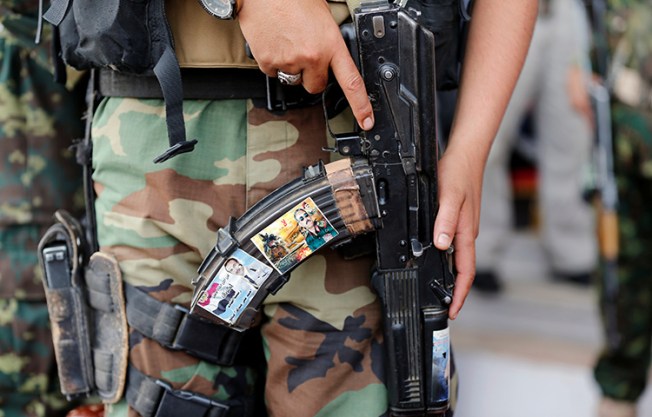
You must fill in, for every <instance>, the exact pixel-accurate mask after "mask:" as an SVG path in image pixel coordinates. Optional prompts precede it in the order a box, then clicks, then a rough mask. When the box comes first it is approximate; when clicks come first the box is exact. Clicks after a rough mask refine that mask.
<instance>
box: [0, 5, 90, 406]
mask: <svg viewBox="0 0 652 417" xmlns="http://www.w3.org/2000/svg"><path fill="white" fill-rule="evenodd" d="M3 13H6V11H3ZM3 17H7V18H9V17H8V16H6V15H5V16H3ZM27 21H29V19H14V20H11V21H5V22H3V23H5V26H4V27H3V33H2V37H0V57H1V59H0V417H23V416H29V417H37V416H38V417H43V416H46V415H47V416H55V415H59V414H63V413H65V411H66V408H67V407H69V406H70V405H69V404H67V403H66V402H65V400H64V399H63V397H62V396H61V394H60V393H59V388H58V385H57V384H56V368H55V360H54V355H53V349H52V342H51V334H50V327H49V319H48V310H47V306H46V303H45V296H44V294H43V285H42V283H41V279H40V270H39V269H38V261H37V257H36V247H37V244H38V241H39V239H40V237H41V235H42V234H43V232H44V231H45V229H46V228H47V226H49V225H50V224H51V223H52V217H51V216H52V213H53V212H54V211H55V210H56V209H57V208H66V209H68V210H70V211H73V208H74V206H75V204H74V202H75V198H74V195H75V193H76V192H77V191H79V189H80V185H81V178H80V175H79V171H78V169H77V168H78V166H77V165H76V163H75V162H74V160H73V158H72V153H71V152H70V151H69V150H67V147H68V146H70V144H71V143H72V139H73V138H75V137H79V135H80V134H81V133H82V131H83V130H82V129H83V125H82V121H81V110H82V107H81V105H82V104H83V96H80V95H78V94H74V93H71V92H70V91H67V90H66V89H65V88H64V87H63V86H61V85H58V84H56V83H55V82H54V80H53V77H52V74H51V72H50V71H49V70H48V66H47V56H46V55H47V54H46V52H47V51H48V46H47V44H44V45H42V46H41V47H39V48H35V47H34V46H33V41H31V40H30V41H31V44H32V46H31V47H29V48H28V47H26V46H25V45H24V44H21V41H20V40H19V39H18V38H15V37H13V35H12V34H11V33H13V32H11V31H10V30H15V31H19V30H20V29H25V28H24V27H22V26H21V25H23V24H25V22H27ZM35 22H36V19H34V21H33V23H34V27H35V26H36V23H35ZM0 27H2V26H0ZM25 32H26V33H31V32H29V31H27V30H25ZM44 55H45V58H44ZM80 99H81V100H80ZM80 197H81V195H80ZM77 201H78V202H79V203H81V200H79V199H77Z"/></svg>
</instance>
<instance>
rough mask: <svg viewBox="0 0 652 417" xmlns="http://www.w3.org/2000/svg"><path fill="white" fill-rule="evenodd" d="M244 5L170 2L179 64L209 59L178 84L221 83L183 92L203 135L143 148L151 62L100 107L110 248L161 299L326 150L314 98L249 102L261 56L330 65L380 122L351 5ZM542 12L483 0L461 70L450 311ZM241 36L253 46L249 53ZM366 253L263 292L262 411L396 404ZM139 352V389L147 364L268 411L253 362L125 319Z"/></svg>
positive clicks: (157, 103) (149, 117)
mask: <svg viewBox="0 0 652 417" xmlns="http://www.w3.org/2000/svg"><path fill="white" fill-rule="evenodd" d="M206 3H209V2H206ZM233 3H236V4H235V6H236V7H235V10H236V12H237V24H235V23H234V22H232V21H220V20H216V19H215V18H214V17H213V16H210V15H209V14H208V13H206V12H205V11H204V10H202V8H201V6H200V5H199V4H198V2H197V1H196V0H184V1H174V2H167V4H166V12H167V17H168V19H169V20H170V25H171V29H172V32H173V34H174V40H175V50H176V55H177V58H178V60H179V62H180V65H181V67H182V71H183V72H184V75H185V76H187V77H192V75H191V74H193V73H194V74H198V72H197V71H199V70H196V69H195V70H194V71H189V70H188V68H193V67H194V68H201V71H205V72H206V73H207V75H208V76H207V77H205V82H204V83H203V84H202V85H201V87H200V88H201V91H192V89H190V88H189V89H184V93H185V94H187V95H188V96H193V95H195V94H204V96H205V94H206V93H208V94H209V95H211V96H210V97H208V98H209V99H208V100H191V99H188V100H185V101H184V103H183V108H184V115H185V118H184V119H185V125H186V130H187V133H188V137H191V138H195V137H197V138H202V140H200V141H199V143H198V144H197V145H196V149H195V150H194V151H193V152H191V153H188V154H182V155H178V156H176V157H174V158H172V159H170V160H168V161H165V162H164V163H162V164H154V163H153V162H150V161H152V158H153V157H154V156H156V154H157V153H158V152H159V151H160V148H161V146H162V138H164V137H165V116H166V110H165V106H164V102H163V100H161V99H160V98H158V99H143V98H137V97H136V98H133V97H126V96H128V95H129V93H128V91H129V90H130V89H135V88H136V87H138V86H139V85H142V80H143V79H142V77H134V78H133V80H132V84H129V82H126V83H125V84H123V85H126V89H125V91H122V92H121V91H118V88H114V89H113V90H112V89H111V88H108V89H104V90H103V91H101V93H102V94H103V95H105V96H106V97H105V98H104V99H103V100H102V101H101V102H100V103H99V105H98V107H97V109H96V112H95V116H94V120H93V132H92V136H93V167H94V181H95V185H94V186H95V190H96V192H97V199H96V202H95V207H96V209H97V225H98V230H97V236H98V239H99V244H100V249H101V251H102V252H105V253H107V254H110V255H112V256H114V257H115V259H116V260H117V263H118V265H119V269H120V270H121V273H122V277H123V280H124V282H125V283H126V284H127V285H130V286H133V287H136V288H137V289H138V290H140V291H142V292H144V293H146V294H147V295H148V296H149V297H150V298H153V299H156V300H158V301H160V302H164V303H171V304H180V305H185V306H187V305H188V304H189V303H190V301H191V298H192V285H191V280H192V279H193V278H194V277H195V275H196V270H197V268H198V266H199V264H200V262H201V261H202V259H203V258H204V257H205V256H206V255H207V254H208V252H209V251H210V250H211V248H212V245H213V244H214V242H215V231H216V230H217V229H218V228H220V227H222V226H224V225H226V224H227V222H228V219H229V217H230V216H233V217H238V216H239V215H241V214H242V213H243V212H244V211H245V210H247V209H248V208H249V207H251V206H252V205H253V204H254V203H256V202H257V201H259V200H260V199H261V198H262V197H264V196H265V195H267V194H268V193H270V192H271V191H273V190H275V189H277V188H278V187H280V186H281V185H283V184H284V183H286V182H287V181H288V180H290V179H294V178H296V177H298V176H300V175H301V173H302V168H303V166H306V165H310V164H313V163H315V162H316V161H317V160H319V159H320V158H321V159H323V160H328V159H329V158H330V155H329V154H328V153H326V152H324V151H323V148H324V147H325V146H326V145H327V138H326V135H325V128H324V127H325V120H324V114H323V110H322V106H321V105H311V104H308V103H307V102H305V101H304V103H305V104H303V105H300V106H295V107H294V108H289V109H287V110H285V109H284V111H280V112H270V111H268V110H267V109H266V107H265V104H266V103H264V102H263V103H261V101H260V100H257V99H252V97H253V96H252V95H250V94H251V89H248V88H246V87H253V86H254V85H257V83H254V81H257V80H259V79H260V77H261V75H262V74H261V73H260V70H262V71H263V72H264V73H266V74H267V75H269V76H271V77H274V78H276V77H279V78H284V79H285V80H286V82H288V83H291V84H301V85H302V86H303V88H304V89H305V90H306V91H307V92H309V93H318V92H320V91H322V90H323V89H324V87H325V86H326V82H327V78H328V70H329V69H331V70H332V71H333V73H334V75H335V77H336V78H337V81H338V82H339V84H340V85H341V86H342V88H343V90H344V93H345V95H346V96H347V98H348V101H349V103H350V105H351V110H352V113H353V116H354V117H355V119H356V120H357V122H358V124H359V125H360V126H361V127H362V128H364V129H369V128H370V127H372V126H373V123H374V119H373V113H372V108H371V104H370V102H369V99H368V98H367V95H366V92H365V89H364V85H363V83H362V80H361V77H360V74H359V73H358V71H357V69H356V67H355V65H354V63H353V61H352V59H351V56H350V53H349V51H348V50H347V48H346V46H345V44H344V42H343V39H342V36H341V34H340V30H339V27H338V23H340V22H342V21H343V20H344V19H346V18H348V17H349V9H348V8H347V7H346V4H345V3H343V2H330V3H327V2H325V1H323V0H307V1H301V2H288V1H280V2H278V3H275V2H268V1H260V0H244V1H238V2H233ZM329 6H330V8H329ZM535 14H536V2H534V1H531V2H524V1H522V0H510V1H507V0H503V1H500V2H491V1H487V0H477V1H476V2H475V10H474V15H475V17H474V19H473V22H474V23H473V25H472V26H473V27H472V28H471V34H470V43H469V48H468V51H469V52H468V59H467V60H466V65H467V68H468V70H466V71H465V72H464V75H463V80H462V83H463V86H464V87H463V88H462V90H461V92H460V102H459V111H458V114H457V118H456V120H455V123H454V126H453V128H452V134H451V139H450V141H449V145H448V149H447V151H446V154H445V155H444V156H443V159H442V161H441V165H440V167H441V170H440V178H441V183H440V191H441V209H440V212H439V216H438V218H437V225H436V227H435V232H436V233H435V235H436V236H437V239H436V244H437V246H438V247H439V248H440V249H446V248H448V247H449V245H450V244H451V243H452V241H453V239H454V240H455V243H456V251H457V256H456V265H457V269H458V271H459V274H458V278H457V290H456V292H455V297H454V301H453V303H452V305H451V309H450V317H451V318H453V319H454V318H455V317H456V316H457V314H458V313H459V310H460V308H461V307H462V304H463V302H464V299H465V297H466V294H467V293H468V290H469V288H470V287H471V282H472V279H473V273H474V272H473V271H474V246H473V245H474V243H473V242H474V239H475V237H476V235H477V223H478V215H479V207H478V203H479V197H480V195H479V194H480V188H481V179H482V169H483V165H484V160H485V157H486V155H487V153H488V149H489V147H490V144H491V140H492V138H493V136H494V134H495V131H496V129H497V127H498V124H499V121H500V118H501V116H502V113H503V111H504V108H505V106H506V103H507V101H508V98H509V95H510V93H511V88H512V87H513V85H514V83H515V80H516V77H517V74H518V71H519V70H520V66H521V64H522V61H523V57H524V55H525V51H526V49H527V44H528V42H529V37H530V34H531V28H532V24H533V20H534V17H535ZM243 36H244V37H243ZM245 38H246V40H247V42H248V44H249V47H250V50H251V52H252V54H253V56H254V57H255V59H256V60H255V61H254V60H252V59H250V58H248V57H247V56H246V54H245V49H244V39H245ZM232 68H238V70H237V71H233V70H230V69H232ZM106 76H116V74H111V73H107V71H106V70H103V71H102V72H100V85H102V77H106ZM300 94H305V92H301V93H300ZM371 263H372V259H370V258H365V257H363V258H359V259H356V260H353V261H346V260H344V259H343V258H342V257H340V256H339V255H338V254H337V253H335V252H332V251H324V252H323V253H319V254H316V255H314V256H312V257H311V258H310V259H309V260H308V261H307V262H306V263H304V264H302V265H301V266H299V267H298V268H297V269H296V270H294V271H293V272H292V279H291V280H290V282H289V283H288V284H286V285H285V286H284V287H283V288H282V289H281V290H280V291H279V292H278V293H277V294H276V295H275V296H273V297H269V298H268V299H267V300H266V303H265V306H264V315H265V320H264V323H263V324H262V328H261V333H262V337H263V339H264V346H265V359H266V370H265V372H264V373H265V382H266V385H265V406H266V407H265V408H266V410H267V412H268V413H269V414H270V415H274V416H284V417H292V416H300V417H307V416H315V415H322V416H342V417H347V416H356V417H358V416H359V417H365V416H380V415H386V413H387V392H386V387H385V384H384V375H383V368H382V345H381V344H382V330H381V320H382V316H381V311H380V306H379V302H378V299H377V296H376V295H375V293H374V292H373V290H372V289H371V287H370V283H369V278H370V267H371ZM128 304H129V303H128ZM127 308H129V306H127ZM247 359H249V360H250V361H251V359H252V357H248V358H247ZM129 366H130V368H129V369H130V370H129V384H130V385H132V386H133V378H136V376H137V377H138V378H140V379H139V381H149V380H157V381H159V383H158V385H157V386H158V387H160V386H163V385H164V384H169V385H170V386H171V387H172V388H173V389H180V390H183V391H188V392H192V393H195V394H202V395H204V396H207V397H210V398H211V401H218V402H220V405H219V406H218V405H215V404H213V403H211V402H203V403H202V404H203V406H206V407H216V408H215V409H217V408H220V407H224V405H228V406H230V407H231V410H232V411H231V413H232V414H229V415H243V416H244V415H247V416H250V415H254V416H260V415H263V414H264V413H265V411H264V410H261V409H259V408H256V407H255V406H254V405H252V403H255V400H254V399H252V398H253V396H254V395H255V393H256V385H257V384H256V379H257V378H259V377H261V376H262V372H260V370H259V369H256V368H255V367H254V366H252V362H247V361H240V362H237V363H236V364H235V365H234V366H232V367H225V366H220V365H216V364H214V363H210V361H205V360H200V359H198V358H197V357H195V356H193V355H192V354H189V353H186V352H183V351H173V350H170V349H168V348H165V347H164V346H163V345H161V344H159V343H157V342H156V341H155V340H153V339H152V338H150V337H145V336H144V335H143V334H140V333H139V332H137V331H135V330H133V329H132V330H131V334H130V338H129ZM143 375H144V376H143ZM160 381H163V382H160ZM195 394H193V395H190V394H188V393H185V394H183V395H175V394H174V391H171V390H169V389H166V390H165V393H164V394H163V397H158V396H157V397H156V398H155V401H154V402H155V403H154V404H144V402H146V401H140V400H141V399H143V398H144V395H145V393H144V392H142V391H135V390H131V391H130V388H129V385H128V387H127V394H126V397H127V398H128V399H131V401H129V403H130V404H129V406H127V404H126V402H125V401H122V402H119V403H118V404H116V405H114V406H112V407H110V408H109V410H108V416H111V417H114V416H124V415H131V416H133V415H135V414H136V412H138V413H140V414H146V415H150V413H151V415H157V411H156V410H157V407H158V406H159V405H160V404H162V403H161V402H160V401H174V404H181V405H179V407H182V406H184V407H185V406H187V407H188V409H189V408H190V406H189V405H187V404H188V403H189V402H193V401H192V399H193V398H194V399H196V398H198V397H196V396H195ZM181 397H183V398H185V399H188V398H190V400H189V401H187V402H184V401H182V400H183V398H181ZM160 398H164V400H160ZM165 404H168V403H165ZM183 404H185V405H183ZM193 404H194V405H193V406H196V407H199V405H197V404H195V403H194V402H193ZM206 404H210V405H206ZM145 405H147V407H145ZM140 406H143V407H142V408H138V409H136V408H137V407H140ZM203 406H202V407H203ZM162 407H165V406H162ZM151 410H154V412H151ZM159 411H160V413H161V414H164V415H170V414H169V413H170V412H171V411H170V410H159ZM165 412H167V413H168V414H165ZM175 412H179V413H182V411H178V410H177V409H175ZM202 412H203V411H202ZM183 415H186V416H188V417H191V416H192V415H193V414H192V413H183Z"/></svg>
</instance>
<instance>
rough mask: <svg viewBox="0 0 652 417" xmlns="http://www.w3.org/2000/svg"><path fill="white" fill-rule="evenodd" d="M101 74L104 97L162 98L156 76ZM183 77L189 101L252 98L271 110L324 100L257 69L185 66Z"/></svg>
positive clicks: (111, 71)
mask: <svg viewBox="0 0 652 417" xmlns="http://www.w3.org/2000/svg"><path fill="white" fill-rule="evenodd" d="M99 73H100V75H99V92H100V94H101V95H102V96H105V97H133V98H158V99H163V92H162V90H161V86H160V84H159V81H158V80H157V78H156V77H155V76H153V75H152V76H148V75H137V74H127V73H122V72H118V71H113V70H110V69H101V70H100V71H99ZM181 80H182V81H181V82H182V86H183V98H184V99H186V100H229V99H252V100H253V101H254V104H255V105H256V106H257V107H266V108H267V109H268V110H269V111H285V110H288V109H293V108H300V107H308V106H312V105H315V104H318V103H319V102H320V100H321V95H320V94H309V93H308V92H307V91H306V90H305V89H304V88H303V87H302V86H296V87H292V86H283V85H281V84H280V83H279V82H278V80H277V79H276V78H270V77H268V76H266V75H265V74H264V73H262V72H261V71H260V70H258V69H241V68H182V69H181Z"/></svg>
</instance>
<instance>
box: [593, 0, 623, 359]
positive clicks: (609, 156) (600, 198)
mask: <svg viewBox="0 0 652 417" xmlns="http://www.w3.org/2000/svg"><path fill="white" fill-rule="evenodd" d="M590 10H591V21H592V26H593V32H594V36H593V37H594V62H595V70H596V74H597V75H598V77H599V78H598V79H597V80H592V83H591V85H590V89H589V91H590V94H591V98H592V101H593V105H594V110H595V121H596V124H595V150H594V164H595V173H596V184H595V191H596V196H595V197H596V198H595V201H596V207H597V214H598V222H597V225H598V244H599V248H600V258H601V274H600V275H601V279H602V282H601V284H602V299H601V302H602V306H603V314H604V318H603V319H604V322H605V327H606V332H607V343H608V344H609V345H610V346H615V345H617V344H618V342H619V340H620V336H619V332H618V320H617V319H618V318H617V310H616V301H617V299H618V253H619V243H618V239H619V237H618V236H619V233H618V212H617V209H618V189H617V185H616V178H615V175H614V162H613V161H614V143H613V134H612V131H613V130H612V129H613V127H612V123H611V93H610V82H611V80H610V76H609V70H610V69H609V46H608V35H607V29H606V25H605V23H606V17H607V16H606V12H607V4H606V2H605V0H592V1H591V4H590Z"/></svg>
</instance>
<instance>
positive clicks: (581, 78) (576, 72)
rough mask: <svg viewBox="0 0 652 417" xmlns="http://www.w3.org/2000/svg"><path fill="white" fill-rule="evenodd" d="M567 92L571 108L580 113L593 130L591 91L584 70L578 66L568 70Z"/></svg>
mask: <svg viewBox="0 0 652 417" xmlns="http://www.w3.org/2000/svg"><path fill="white" fill-rule="evenodd" d="M566 92H567V93H568V100H569V101H570V104H571V107H572V108H573V109H575V111H576V112H578V113H580V114H581V115H582V117H583V118H584V120H585V121H586V123H587V124H588V125H589V126H590V127H591V128H593V126H594V123H595V122H594V115H593V107H592V106H591V99H590V98H589V91H588V88H587V85H586V80H585V75H584V70H583V69H582V68H580V67H579V66H578V65H573V66H571V67H570V68H569V69H568V74H567V76H566Z"/></svg>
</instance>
